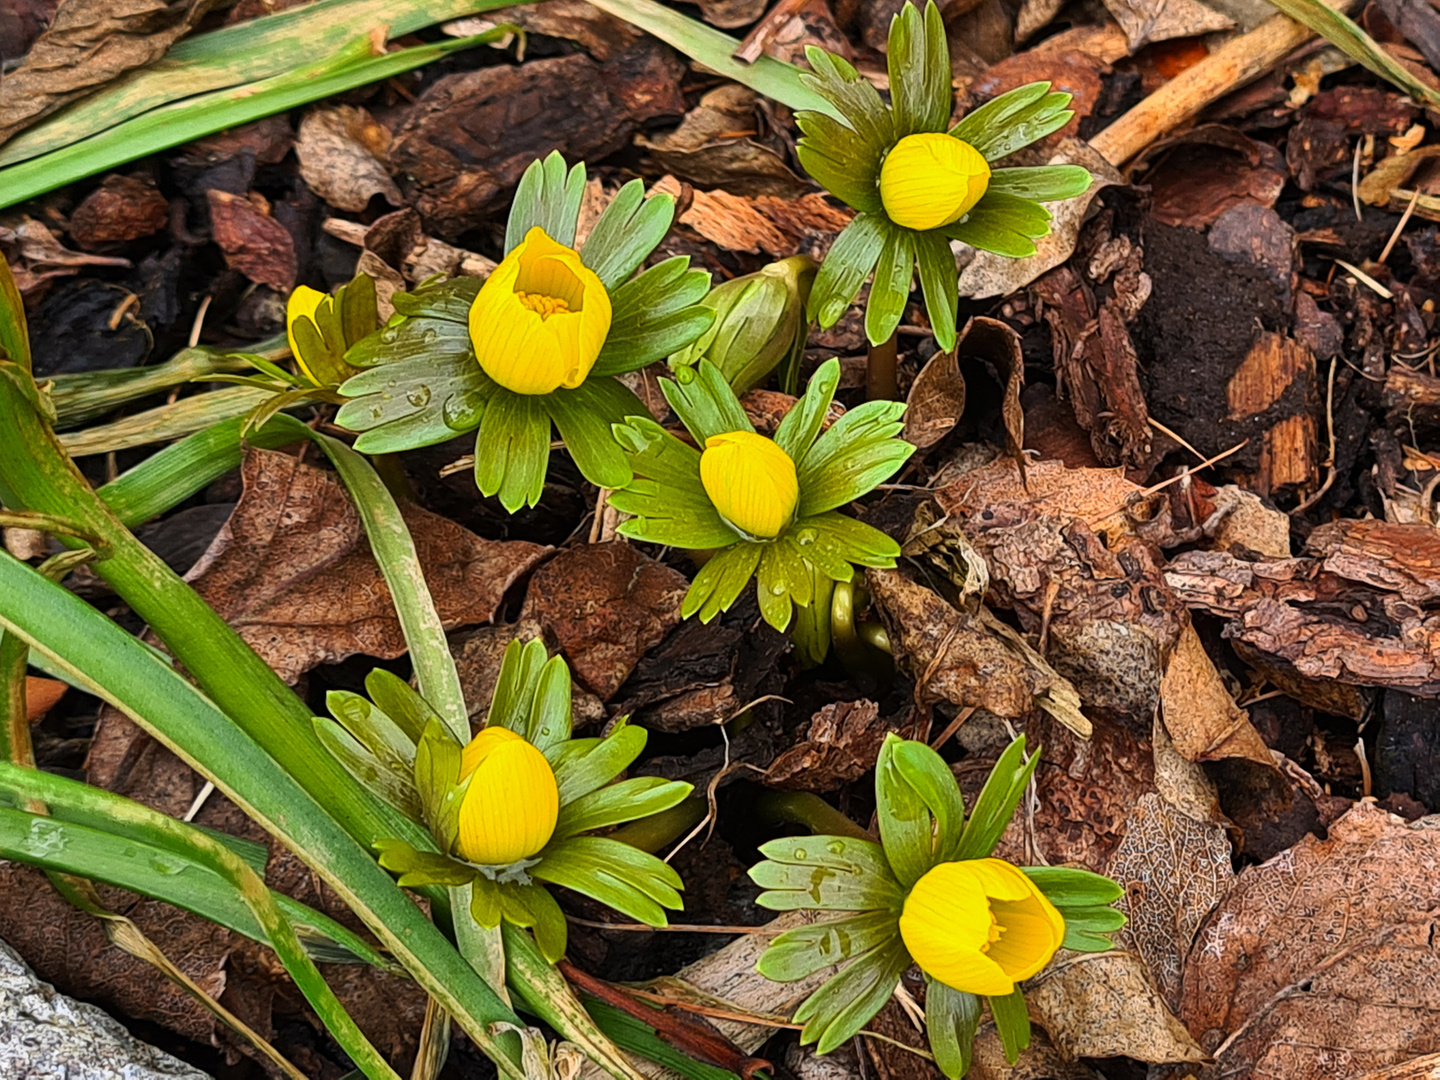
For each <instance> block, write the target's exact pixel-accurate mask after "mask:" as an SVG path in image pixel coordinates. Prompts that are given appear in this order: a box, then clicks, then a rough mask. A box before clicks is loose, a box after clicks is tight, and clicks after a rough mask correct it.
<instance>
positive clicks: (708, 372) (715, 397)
mask: <svg viewBox="0 0 1440 1080" xmlns="http://www.w3.org/2000/svg"><path fill="white" fill-rule="evenodd" d="M660 390H661V392H662V393H663V394H664V395H665V400H666V401H668V402H669V403H670V407H671V408H672V409H674V410H675V415H676V416H678V417H679V418H680V422H681V423H682V424H684V425H685V429H686V430H687V431H689V432H690V435H691V437H692V438H693V439H694V440H695V444H696V446H697V447H699V448H701V449H702V450H703V449H704V447H705V443H706V441H707V440H708V439H709V438H710V437H711V436H712V435H724V434H726V433H728V432H731V431H754V430H755V426H754V425H753V424H751V423H750V418H749V417H748V416H746V415H745V410H744V408H743V407H741V405H740V399H739V398H737V397H736V396H735V391H733V390H731V389H730V384H729V383H727V382H726V381H725V376H724V375H722V374H721V373H720V369H719V368H717V367H716V366H715V365H714V364H712V363H711V362H710V361H709V360H701V361H700V363H699V364H697V365H695V366H694V367H682V368H680V369H679V370H678V371H676V372H675V378H673V379H664V380H662V381H661V383H660Z"/></svg>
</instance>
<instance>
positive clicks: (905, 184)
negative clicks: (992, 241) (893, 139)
mask: <svg viewBox="0 0 1440 1080" xmlns="http://www.w3.org/2000/svg"><path fill="white" fill-rule="evenodd" d="M989 186H990V165H989V163H988V162H987V161H986V160H985V158H984V156H983V155H981V153H980V151H978V150H976V149H975V148H974V147H973V146H971V145H970V144H969V143H966V142H961V141H960V140H959V139H956V138H953V137H952V136H950V135H946V134H944V133H942V132H924V133H921V134H918V135H907V136H905V138H903V139H901V140H900V141H899V142H898V143H896V144H895V146H894V147H893V148H892V149H891V151H890V153H889V154H887V155H886V157H885V162H884V164H882V165H881V166H880V201H881V202H882V203H883V204H884V205H885V213H886V214H887V215H889V217H890V220H891V221H893V222H895V224H897V225H903V226H904V227H905V228H907V229H920V230H924V229H937V228H939V227H940V226H941V225H949V224H950V223H951V222H953V221H959V220H960V218H961V217H963V216H964V215H965V214H967V213H969V212H970V210H972V209H973V208H974V206H975V204H976V203H978V202H979V201H980V199H981V197H982V196H983V195H984V194H985V189H986V188H988V187H989Z"/></svg>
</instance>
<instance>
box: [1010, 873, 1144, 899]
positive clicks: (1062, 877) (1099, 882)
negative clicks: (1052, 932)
mask: <svg viewBox="0 0 1440 1080" xmlns="http://www.w3.org/2000/svg"><path fill="white" fill-rule="evenodd" d="M1021 869H1023V870H1024V871H1025V876H1026V877H1028V878H1029V879H1030V880H1031V881H1033V882H1034V883H1035V884H1036V886H1037V887H1038V888H1039V889H1040V891H1041V892H1043V893H1044V894H1045V896H1046V898H1047V899H1049V901H1050V902H1051V903H1052V904H1054V905H1055V906H1056V907H1104V906H1106V905H1109V904H1113V903H1114V902H1115V901H1116V900H1119V899H1120V897H1122V896H1124V895H1125V890H1124V889H1122V888H1121V887H1120V885H1119V884H1118V883H1116V882H1114V881H1112V880H1111V879H1110V878H1108V877H1105V876H1104V875H1103V874H1095V873H1092V872H1091V871H1089V870H1081V869H1079V868H1072V867H1068V866H1025V867H1022V868H1021Z"/></svg>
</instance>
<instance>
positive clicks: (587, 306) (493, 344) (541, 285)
mask: <svg viewBox="0 0 1440 1080" xmlns="http://www.w3.org/2000/svg"><path fill="white" fill-rule="evenodd" d="M610 314H611V312H610V296H609V294H608V293H607V292H606V291H605V286H604V285H603V284H602V283H601V281H600V279H599V278H598V277H597V276H596V275H595V272H594V271H593V270H591V269H590V268H589V267H587V266H586V265H585V264H584V263H582V262H581V261H580V255H579V253H578V252H576V251H575V250H574V249H573V248H568V247H566V246H565V245H564V244H559V243H556V242H555V241H554V240H552V239H550V237H549V236H547V235H546V233H545V230H544V229H542V228H540V226H538V225H536V226H535V227H534V228H532V229H531V230H530V231H529V232H528V233H526V234H525V239H524V240H523V241H521V242H520V243H519V244H517V245H516V247H515V249H514V250H513V251H511V252H510V254H509V255H506V256H505V259H504V261H502V262H501V263H500V265H499V266H497V267H496V268H495V271H494V273H492V274H491V275H490V277H489V279H488V280H487V281H486V282H485V284H484V285H483V286H481V289H480V293H479V295H477V296H476V297H475V302H474V304H472V305H471V307H470V343H471V344H472V345H473V346H474V347H475V359H477V360H478V361H479V362H480V367H481V368H483V369H484V371H485V374H486V375H489V376H490V378H492V379H494V380H495V381H496V382H497V383H499V384H500V385H501V386H503V387H505V388H506V389H507V390H511V391H514V392H515V393H517V394H548V393H551V392H552V391H555V390H558V389H560V388H561V387H564V388H566V389H567V390H573V389H575V387H577V386H579V385H580V384H581V383H583V382H584V381H585V377H586V376H587V375H589V374H590V369H591V368H592V367H594V366H595V360H596V358H597V357H598V356H599V355H600V350H601V348H602V347H604V345H605V338H606V336H607V335H608V334H609V333H610Z"/></svg>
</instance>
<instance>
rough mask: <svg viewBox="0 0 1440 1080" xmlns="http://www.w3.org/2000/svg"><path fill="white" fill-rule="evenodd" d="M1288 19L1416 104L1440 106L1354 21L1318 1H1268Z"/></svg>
mask: <svg viewBox="0 0 1440 1080" xmlns="http://www.w3.org/2000/svg"><path fill="white" fill-rule="evenodd" d="M1270 3H1272V4H1273V5H1275V7H1277V8H1279V9H1280V10H1281V11H1283V12H1284V13H1285V14H1286V15H1289V16H1290V18H1292V19H1294V20H1295V21H1296V22H1298V23H1301V24H1302V25H1305V26H1308V27H1309V28H1310V29H1311V30H1314V31H1315V32H1316V33H1317V34H1319V35H1320V36H1321V37H1323V38H1324V39H1325V40H1326V41H1328V42H1330V44H1331V45H1334V46H1335V47H1336V48H1337V49H1339V50H1340V51H1341V52H1343V53H1345V54H1346V55H1347V56H1349V57H1350V58H1351V59H1353V60H1356V61H1358V62H1359V63H1361V64H1363V65H1364V66H1365V67H1367V68H1369V69H1370V70H1371V71H1373V72H1374V73H1375V74H1376V75H1379V76H1380V78H1382V79H1384V80H1385V81H1386V82H1389V83H1392V84H1393V85H1395V86H1398V87H1399V88H1400V89H1401V90H1404V91H1405V93H1407V94H1409V95H1410V96H1411V97H1412V98H1414V99H1415V100H1416V101H1419V102H1423V103H1424V104H1426V105H1429V106H1430V107H1431V108H1436V107H1440V92H1437V91H1435V90H1432V89H1431V88H1430V87H1428V86H1426V85H1425V84H1424V83H1422V82H1421V81H1420V80H1419V79H1417V78H1416V77H1415V76H1414V75H1411V74H1410V72H1408V71H1406V70H1405V68H1404V67H1402V66H1401V65H1400V63H1399V62H1398V61H1397V60H1395V59H1394V57H1392V56H1391V55H1390V54H1389V53H1387V52H1386V51H1385V50H1384V49H1382V48H1380V46H1379V45H1377V44H1376V43H1375V39H1374V38H1372V37H1371V36H1370V35H1369V34H1367V33H1366V32H1365V31H1364V30H1363V29H1362V28H1361V27H1360V24H1359V23H1357V22H1355V20H1354V19H1351V18H1349V17H1348V16H1346V15H1344V14H1342V13H1341V12H1338V11H1336V10H1335V9H1334V8H1332V7H1329V6H1327V5H1325V4H1323V3H1321V2H1320V0H1270Z"/></svg>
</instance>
